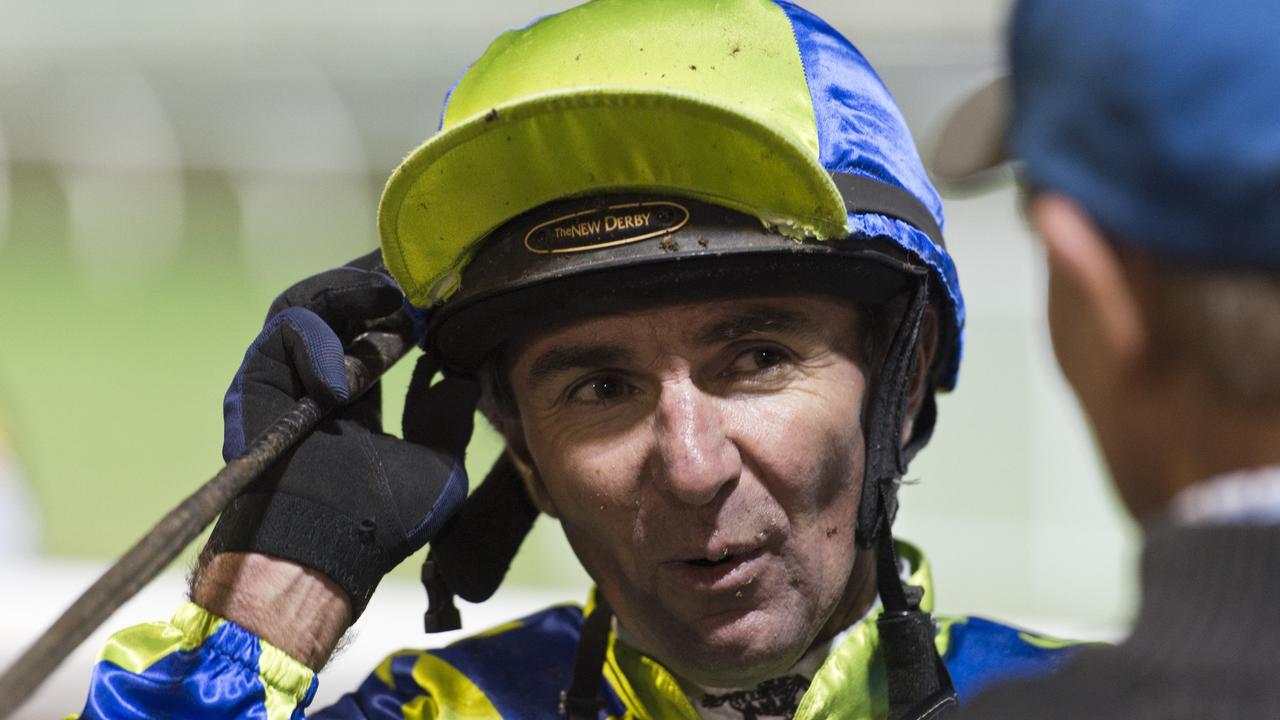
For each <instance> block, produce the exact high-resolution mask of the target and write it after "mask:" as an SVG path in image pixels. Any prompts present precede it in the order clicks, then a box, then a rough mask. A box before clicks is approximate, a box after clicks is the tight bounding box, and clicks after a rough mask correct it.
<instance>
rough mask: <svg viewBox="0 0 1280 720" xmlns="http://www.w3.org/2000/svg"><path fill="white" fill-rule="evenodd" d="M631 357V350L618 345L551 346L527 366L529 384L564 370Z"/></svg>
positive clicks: (617, 363)
mask: <svg viewBox="0 0 1280 720" xmlns="http://www.w3.org/2000/svg"><path fill="white" fill-rule="evenodd" d="M631 358H632V353H631V351H629V350H627V349H626V348H624V347H621V346H619V345H603V344H601V345H570V346H567V347H556V348H552V349H550V350H548V351H546V352H544V353H542V354H541V355H539V356H538V357H537V359H535V360H534V361H533V363H532V364H531V365H530V366H529V378H528V381H529V384H530V385H538V384H539V383H542V382H545V381H546V380H548V379H549V378H551V377H552V376H553V375H555V374H557V373H561V372H564V371H566V370H577V369H582V368H598V367H605V366H608V365H620V364H622V363H624V362H626V361H627V360H630V359H631Z"/></svg>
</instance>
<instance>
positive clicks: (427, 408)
mask: <svg viewBox="0 0 1280 720" xmlns="http://www.w3.org/2000/svg"><path fill="white" fill-rule="evenodd" d="M419 367H421V361H420V364H419ZM414 380H415V382H414V383H411V384H410V389H411V392H410V393H409V395H408V396H407V397H406V398H405V402H404V420H403V428H404V436H405V439H406V440H410V441H412V442H415V443H418V444H419V445H425V446H427V447H429V448H433V449H435V450H437V451H439V452H442V453H445V454H448V455H451V456H453V457H458V458H461V457H462V456H463V455H465V454H466V450H467V443H468V442H470V441H471V432H472V430H473V429H474V426H475V413H476V403H477V402H479V400H480V384H479V383H477V382H475V381H472V380H464V379H462V378H456V377H446V378H444V379H443V380H441V381H440V382H438V383H436V384H435V385H432V386H431V387H430V388H428V389H427V390H426V391H421V390H418V391H417V392H412V390H414V389H415V388H414V385H417V384H419V383H418V382H416V381H417V380H418V378H414Z"/></svg>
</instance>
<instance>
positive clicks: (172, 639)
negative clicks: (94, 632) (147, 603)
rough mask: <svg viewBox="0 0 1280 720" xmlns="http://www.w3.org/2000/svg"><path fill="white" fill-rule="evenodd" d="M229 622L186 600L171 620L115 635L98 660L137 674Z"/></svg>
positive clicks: (192, 646)
mask: <svg viewBox="0 0 1280 720" xmlns="http://www.w3.org/2000/svg"><path fill="white" fill-rule="evenodd" d="M225 622H226V620H223V619H222V618H220V617H218V616H216V615H214V614H212V613H210V612H208V611H207V610H205V609H204V608H202V607H200V606H199V605H196V604H195V603H191V602H185V603H183V604H182V605H181V606H179V608H178V611H177V612H175V613H174V615H173V619H172V620H170V621H169V622H167V623H160V622H155V623H144V624H142V625H135V626H133V627H131V628H126V629H125V630H121V631H120V632H118V633H116V634H114V635H112V636H111V637H110V638H109V639H108V640H107V643H106V645H104V646H103V647H102V651H101V652H99V653H98V660H97V661H98V662H104V661H105V662H109V663H111V664H112V665H115V666H117V667H120V668H123V669H124V670H128V671H129V672H131V673H134V674H138V673H142V672H146V670H147V668H149V667H151V666H152V665H154V664H156V662H158V661H160V660H161V659H163V658H164V657H166V656H168V655H170V654H172V653H175V652H184V651H187V650H194V649H195V648H198V647H200V646H201V645H202V644H203V643H204V641H205V640H207V639H209V637H210V636H211V635H213V634H214V633H215V632H217V631H218V628H220V627H222V624H223V623H225Z"/></svg>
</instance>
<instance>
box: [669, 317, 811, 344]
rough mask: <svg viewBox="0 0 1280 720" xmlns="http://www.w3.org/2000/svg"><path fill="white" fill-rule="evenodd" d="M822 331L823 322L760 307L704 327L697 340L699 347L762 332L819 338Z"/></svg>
mask: <svg viewBox="0 0 1280 720" xmlns="http://www.w3.org/2000/svg"><path fill="white" fill-rule="evenodd" d="M821 332H822V325H821V323H819V322H818V321H816V320H814V319H813V318H810V317H808V316H806V315H803V314H801V313H797V312H792V311H790V310H782V309H779V308H759V309H753V310H748V311H746V312H744V313H741V314H738V315H733V316H731V317H728V318H724V319H722V320H718V321H716V322H714V323H712V324H711V325H710V326H708V327H706V328H704V329H703V330H702V331H701V332H699V333H698V335H697V336H696V337H695V338H694V339H695V340H696V341H697V342H698V343H699V344H703V345H713V344H718V343H726V342H732V341H734V340H737V339H738V338H741V337H745V336H747V335H758V334H762V333H783V334H787V335H817V334H820V333H821Z"/></svg>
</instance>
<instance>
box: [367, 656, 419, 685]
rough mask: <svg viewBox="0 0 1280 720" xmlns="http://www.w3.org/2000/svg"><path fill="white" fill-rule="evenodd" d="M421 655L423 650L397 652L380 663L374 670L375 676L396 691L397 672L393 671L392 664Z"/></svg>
mask: <svg viewBox="0 0 1280 720" xmlns="http://www.w3.org/2000/svg"><path fill="white" fill-rule="evenodd" d="M421 654H422V651H421V650H397V651H395V652H393V653H391V654H390V655H388V656H387V657H386V659H384V660H383V661H382V662H380V663H378V667H376V668H374V670H373V674H374V676H375V677H377V678H378V679H379V680H381V681H382V682H383V684H385V685H386V686H387V687H389V688H391V689H395V686H396V677H395V672H394V671H393V670H392V669H391V663H393V662H395V661H396V660H398V659H399V658H402V657H405V656H407V655H413V656H415V657H416V656H418V655H421Z"/></svg>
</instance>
